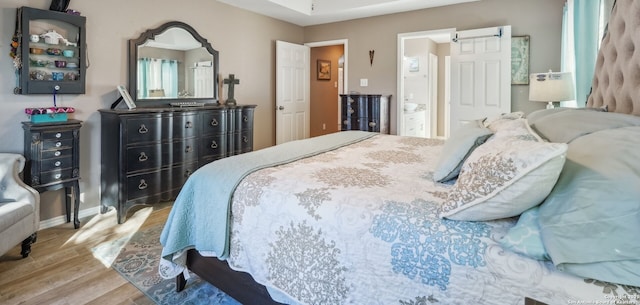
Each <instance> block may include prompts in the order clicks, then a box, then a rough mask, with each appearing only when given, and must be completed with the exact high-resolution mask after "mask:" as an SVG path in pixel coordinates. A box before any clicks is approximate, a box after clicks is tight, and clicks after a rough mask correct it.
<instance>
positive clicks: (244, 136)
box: [234, 130, 253, 154]
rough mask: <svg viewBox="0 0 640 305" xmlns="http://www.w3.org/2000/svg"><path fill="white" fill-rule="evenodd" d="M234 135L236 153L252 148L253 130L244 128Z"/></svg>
mask: <svg viewBox="0 0 640 305" xmlns="http://www.w3.org/2000/svg"><path fill="white" fill-rule="evenodd" d="M235 136H236V140H235V143H234V146H235V147H234V148H235V149H234V150H235V152H236V153H237V154H239V153H242V152H248V151H252V150H253V130H245V131H242V132H240V133H237V134H236V135H235Z"/></svg>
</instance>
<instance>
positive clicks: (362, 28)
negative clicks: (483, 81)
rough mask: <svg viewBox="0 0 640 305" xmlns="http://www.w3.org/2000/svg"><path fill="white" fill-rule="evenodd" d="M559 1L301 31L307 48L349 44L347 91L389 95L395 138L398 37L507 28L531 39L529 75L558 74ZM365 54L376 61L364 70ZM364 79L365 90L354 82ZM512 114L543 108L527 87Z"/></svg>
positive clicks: (492, 2)
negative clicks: (312, 44)
mask: <svg viewBox="0 0 640 305" xmlns="http://www.w3.org/2000/svg"><path fill="white" fill-rule="evenodd" d="M563 5H564V1H561V0H536V1H531V0H482V1H478V2H471V3H465V4H459V5H452V6H445V7H439V8H432V9H425V10H419V11H413V12H407V13H399V14H391V15H385V16H379V17H372V18H364V19H359V20H351V21H345V22H338V23H331V24H325V25H317V26H310V27H306V28H305V29H304V38H305V41H307V42H314V41H324V40H334V39H348V40H349V50H348V54H349V78H348V80H347V81H348V84H349V90H354V91H359V92H362V93H383V94H392V95H393V98H392V101H391V102H392V105H391V126H392V127H391V132H392V133H396V99H395V98H396V97H397V96H398V95H397V90H396V87H397V85H396V84H397V83H396V75H397V72H396V60H397V46H396V42H397V35H398V34H400V33H408V32H419V31H429V30H439V29H447V28H457V29H458V30H468V29H474V28H484V27H492V26H499V25H511V31H512V35H513V36H519V35H530V37H531V50H530V57H531V60H530V71H531V72H539V71H547V70H549V69H553V70H554V71H558V70H559V69H560V39H561V27H562V7H563ZM369 50H375V61H374V63H373V65H372V66H369V55H368V54H369ZM361 78H367V79H368V80H369V86H368V87H360V86H359V84H360V82H359V79H361ZM511 89H512V92H511V104H512V107H511V108H512V110H513V111H525V112H530V111H532V110H535V109H541V108H543V107H544V105H540V103H532V102H529V101H528V95H529V86H523V85H518V86H511Z"/></svg>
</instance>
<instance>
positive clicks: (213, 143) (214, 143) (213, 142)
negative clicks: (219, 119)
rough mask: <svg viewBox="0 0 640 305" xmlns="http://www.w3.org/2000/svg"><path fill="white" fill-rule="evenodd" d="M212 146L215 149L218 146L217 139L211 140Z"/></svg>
mask: <svg viewBox="0 0 640 305" xmlns="http://www.w3.org/2000/svg"><path fill="white" fill-rule="evenodd" d="M211 148H213V149H216V148H218V143H216V141H211Z"/></svg>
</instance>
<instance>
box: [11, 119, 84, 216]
mask: <svg viewBox="0 0 640 305" xmlns="http://www.w3.org/2000/svg"><path fill="white" fill-rule="evenodd" d="M80 127H82V121H78V120H68V121H65V122H54V123H37V124H34V123H32V122H22V128H23V129H24V157H25V159H26V163H25V169H24V181H25V182H26V183H27V184H29V185H30V186H31V187H33V188H34V189H36V190H37V191H38V192H41V193H42V192H46V191H55V190H59V189H61V188H63V187H64V188H65V194H66V208H67V222H70V221H71V204H72V203H73V214H74V215H73V226H74V228H76V229H77V228H78V227H80V220H79V219H78V209H79V206H80V199H79V197H80V187H79V183H78V180H79V179H80Z"/></svg>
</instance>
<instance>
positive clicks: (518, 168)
mask: <svg viewBox="0 0 640 305" xmlns="http://www.w3.org/2000/svg"><path fill="white" fill-rule="evenodd" d="M520 122H521V124H526V121H525V120H521V121H520ZM495 137H496V138H495V139H494V138H492V139H491V140H490V141H487V142H486V143H485V144H483V145H481V146H480V147H478V148H476V150H474V151H473V152H472V153H471V155H470V156H469V158H467V160H466V161H465V162H464V165H463V166H462V169H461V171H460V174H459V176H458V180H457V181H456V183H455V184H454V186H453V187H452V188H451V190H450V191H449V194H448V197H447V200H446V201H445V202H444V204H443V205H442V206H441V213H440V216H441V217H444V218H449V219H454V220H468V221H483V220H492V219H500V218H506V217H512V216H516V215H520V214H521V213H522V212H524V211H526V210H527V209H529V208H531V207H533V206H536V205H538V204H540V202H542V200H544V198H545V197H546V196H547V194H549V192H550V191H551V189H552V188H553V186H554V184H555V183H556V180H557V179H558V176H559V175H560V171H561V170H562V166H563V165H564V162H565V154H566V151H567V145H566V144H564V143H547V142H539V141H531V140H528V139H526V140H523V139H521V138H519V137H515V136H499V133H496V135H495Z"/></svg>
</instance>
